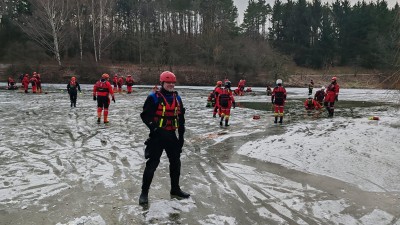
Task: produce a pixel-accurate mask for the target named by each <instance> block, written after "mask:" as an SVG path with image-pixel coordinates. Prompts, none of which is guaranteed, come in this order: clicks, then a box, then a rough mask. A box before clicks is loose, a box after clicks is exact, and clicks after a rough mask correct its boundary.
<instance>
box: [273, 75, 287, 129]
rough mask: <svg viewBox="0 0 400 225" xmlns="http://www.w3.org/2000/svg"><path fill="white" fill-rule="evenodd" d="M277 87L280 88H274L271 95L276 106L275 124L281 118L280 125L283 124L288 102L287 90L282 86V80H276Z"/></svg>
mask: <svg viewBox="0 0 400 225" xmlns="http://www.w3.org/2000/svg"><path fill="white" fill-rule="evenodd" d="M276 85H278V86H276V87H275V88H274V90H273V91H272V95H271V102H272V104H273V105H274V116H275V120H274V123H277V122H278V116H279V123H280V124H282V122H283V112H284V107H285V101H286V89H285V88H284V87H283V86H282V80H281V79H278V80H276Z"/></svg>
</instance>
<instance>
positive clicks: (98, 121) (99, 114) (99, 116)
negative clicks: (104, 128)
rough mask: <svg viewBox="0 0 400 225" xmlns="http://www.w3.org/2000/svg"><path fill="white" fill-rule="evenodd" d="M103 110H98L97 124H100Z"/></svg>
mask: <svg viewBox="0 0 400 225" xmlns="http://www.w3.org/2000/svg"><path fill="white" fill-rule="evenodd" d="M101 111H102V108H97V123H100V118H101Z"/></svg>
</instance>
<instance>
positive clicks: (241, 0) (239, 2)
mask: <svg viewBox="0 0 400 225" xmlns="http://www.w3.org/2000/svg"><path fill="white" fill-rule="evenodd" d="M335 1H336V0H322V2H330V3H332V2H335ZM349 1H350V3H351V4H352V5H354V3H356V2H358V0H349ZM365 1H366V2H371V1H369V0H365ZM396 1H398V0H386V2H387V3H388V5H389V7H390V8H391V7H393V6H394V5H395V4H396ZM233 2H234V4H235V5H236V7H237V8H238V13H239V24H240V23H242V21H243V14H244V11H245V10H246V8H247V3H248V2H249V1H248V0H233ZM266 2H267V3H269V4H270V5H271V6H272V5H273V4H274V2H275V1H274V0H266ZM282 2H286V1H285V0H282ZM373 2H376V0H374V1H373Z"/></svg>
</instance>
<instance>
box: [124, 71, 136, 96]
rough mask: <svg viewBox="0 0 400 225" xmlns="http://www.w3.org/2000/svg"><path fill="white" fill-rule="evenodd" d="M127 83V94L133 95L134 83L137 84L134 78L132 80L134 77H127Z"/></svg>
mask: <svg viewBox="0 0 400 225" xmlns="http://www.w3.org/2000/svg"><path fill="white" fill-rule="evenodd" d="M125 82H126V89H127V91H128V92H127V93H128V94H130V93H132V86H133V82H135V81H134V80H133V78H132V75H128V76H126V80H125Z"/></svg>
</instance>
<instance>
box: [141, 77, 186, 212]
mask: <svg viewBox="0 0 400 225" xmlns="http://www.w3.org/2000/svg"><path fill="white" fill-rule="evenodd" d="M160 82H161V90H160V91H156V92H155V93H151V94H150V95H149V96H148V97H147V99H146V101H145V102H144V105H143V112H142V113H141V114H140V117H141V118H142V121H143V123H144V124H146V126H147V127H148V128H149V130H150V134H149V139H147V140H146V142H145V144H146V149H145V158H146V159H147V162H146V167H145V169H144V172H143V181H142V192H141V193H140V197H139V204H140V205H143V204H147V203H148V201H149V198H148V194H149V189H150V185H151V182H152V180H153V176H154V172H155V171H156V169H157V167H158V164H159V163H160V157H161V155H162V153H163V150H165V152H166V153H167V157H168V159H169V173H170V178H171V191H170V194H171V196H173V197H178V198H189V197H190V194H188V193H186V192H184V191H182V190H181V188H180V185H179V177H180V173H181V159H180V157H181V153H182V147H183V144H184V134H185V108H184V107H183V103H182V99H181V97H180V96H179V95H178V92H176V91H175V90H174V88H175V83H176V76H175V74H173V73H172V72H169V71H164V72H162V73H161V75H160ZM176 130H178V134H179V139H178V137H177V136H176V133H175V131H176Z"/></svg>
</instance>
